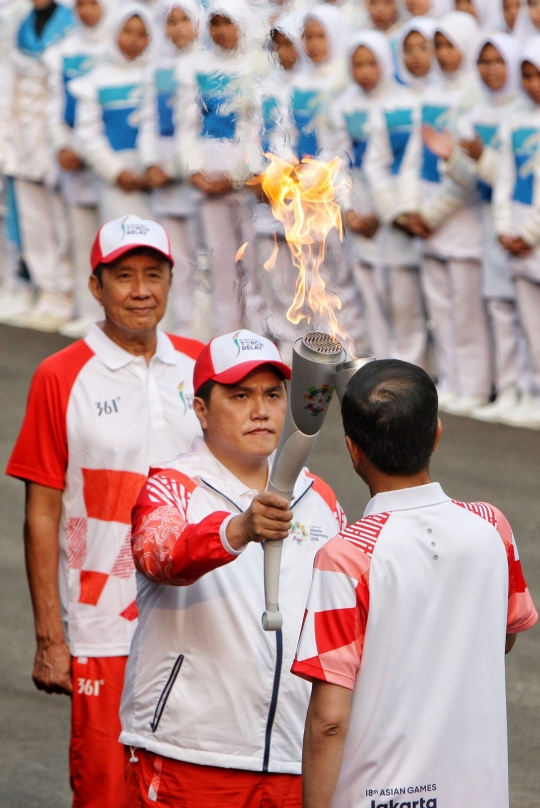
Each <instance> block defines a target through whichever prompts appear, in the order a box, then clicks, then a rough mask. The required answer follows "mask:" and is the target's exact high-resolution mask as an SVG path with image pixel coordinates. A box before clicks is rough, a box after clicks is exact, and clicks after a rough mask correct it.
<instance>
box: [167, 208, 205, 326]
mask: <svg viewBox="0 0 540 808" xmlns="http://www.w3.org/2000/svg"><path fill="white" fill-rule="evenodd" d="M160 222H161V224H162V225H163V227H164V228H165V230H166V231H167V233H168V234H169V239H170V242H171V251H172V255H173V258H174V269H173V282H172V289H171V292H170V294H169V306H168V317H167V320H168V324H169V323H170V328H171V329H172V331H173V333H174V334H180V335H181V336H184V337H191V336H193V315H194V296H193V292H194V283H193V276H194V274H195V271H196V269H197V252H198V250H197V247H198V243H197V242H198V239H197V222H196V220H195V218H194V217H191V218H179V217H177V216H162V217H160Z"/></svg>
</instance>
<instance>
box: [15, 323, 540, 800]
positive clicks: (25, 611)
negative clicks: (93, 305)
mask: <svg viewBox="0 0 540 808" xmlns="http://www.w3.org/2000/svg"><path fill="white" fill-rule="evenodd" d="M68 343H69V340H67V339H64V338H62V337H59V336H57V335H48V334H40V333H38V332H33V331H27V330H22V329H16V328H10V327H8V326H1V325H0V465H1V467H2V469H4V468H5V465H6V462H7V459H8V456H9V452H10V450H11V447H12V445H13V442H14V440H15V438H16V435H17V432H18V429H19V426H20V424H21V421H22V418H23V414H24V407H25V400H26V395H27V392H28V386H29V383H30V379H31V376H32V373H33V371H34V369H35V368H36V366H37V365H38V364H39V362H40V361H41V360H42V359H44V358H45V357H46V356H48V355H49V354H51V353H53V352H55V351H57V350H59V349H60V348H62V347H64V346H65V345H67V344H68ZM443 425H444V430H445V431H444V437H443V440H442V443H441V445H440V448H439V449H438V451H437V453H436V455H435V458H434V462H433V466H432V477H433V479H434V480H437V481H439V482H440V483H441V484H442V485H443V487H444V489H445V490H446V492H447V493H448V494H449V495H450V496H452V497H453V498H455V499H459V500H466V501H478V500H481V501H487V502H492V503H494V504H496V505H497V506H498V507H499V508H501V509H502V510H503V511H504V512H505V514H506V515H507V517H508V518H509V520H510V522H511V524H512V525H513V528H514V533H515V535H516V539H517V542H518V545H519V549H520V554H521V558H522V561H523V567H524V571H525V576H526V578H527V581H528V583H529V587H530V589H531V592H532V594H533V598H534V600H535V602H536V604H537V606H539V605H540V432H532V431H529V430H519V429H512V428H510V427H503V426H493V425H489V424H482V423H479V422H476V421H471V420H468V419H463V418H453V417H451V416H444V415H443ZM310 465H311V468H312V469H313V471H316V472H317V473H318V474H320V475H321V476H323V477H324V478H325V479H326V480H327V481H328V482H329V483H330V484H331V485H332V486H333V487H334V488H335V490H336V491H337V493H338V496H339V498H340V500H341V503H342V505H343V506H344V508H345V509H346V511H347V515H348V517H349V521H354V520H356V519H358V518H359V517H360V516H361V515H362V510H363V508H364V506H365V504H366V502H367V500H368V498H369V497H368V494H367V490H366V488H365V486H364V485H363V483H362V482H361V481H360V480H359V479H358V478H357V477H356V476H355V475H354V473H353V471H352V469H351V466H350V462H349V459H348V457H347V454H346V448H345V445H344V441H343V436H342V432H341V426H340V421H339V412H338V408H337V406H336V405H335V404H334V405H333V406H332V409H331V412H330V413H329V416H328V419H327V422H326V424H325V429H324V432H323V435H322V436H321V439H320V441H319V443H318V445H317V447H316V450H315V452H314V454H313V456H312V458H311V462H310ZM22 517H23V485H22V483H20V482H19V481H17V480H12V479H10V478H7V477H5V476H0V649H1V650H0V749H1V754H0V808H68V806H70V805H71V797H70V789H69V781H68V766H67V752H68V735H69V700H68V699H67V698H65V697H61V696H47V695H45V694H43V693H39V692H38V691H37V690H35V689H34V686H33V684H32V681H31V678H30V673H31V669H32V661H33V654H34V636H33V626H32V614H31V608H30V601H29V597H28V591H27V587H26V580H25V572H24V558H23V545H22V538H21V530H22ZM507 671H508V713H509V736H510V778H511V795H512V796H511V805H512V808H540V629H538V627H536V628H534V629H533V630H532V631H530V632H527V633H526V634H524V635H522V636H521V637H519V639H518V642H517V644H516V647H515V649H514V651H513V652H512V654H511V655H510V657H508V662H507ZM194 808H195V806H194ZM441 808H442V807H441ZM463 808H488V807H487V806H463Z"/></svg>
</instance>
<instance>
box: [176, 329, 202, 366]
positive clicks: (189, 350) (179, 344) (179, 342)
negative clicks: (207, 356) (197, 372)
mask: <svg viewBox="0 0 540 808" xmlns="http://www.w3.org/2000/svg"><path fill="white" fill-rule="evenodd" d="M167 336H168V337H169V339H170V341H171V342H172V344H173V346H174V349H175V350H176V351H178V352H179V353H183V354H186V356H189V357H190V358H191V359H195V360H196V359H198V358H199V354H200V352H201V351H202V349H203V348H204V344H203V343H202V342H199V340H198V339H189V337H177V336H176V335H175V334H167Z"/></svg>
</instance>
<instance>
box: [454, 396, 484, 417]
mask: <svg viewBox="0 0 540 808" xmlns="http://www.w3.org/2000/svg"><path fill="white" fill-rule="evenodd" d="M487 403H488V402H487V398H485V397H484V396H456V397H455V398H454V400H453V401H450V402H449V403H448V404H447V405H446V409H445V410H444V412H447V413H449V414H450V415H470V414H471V412H472V411H473V410H475V409H477V408H478V407H482V406H483V405H484V404H487Z"/></svg>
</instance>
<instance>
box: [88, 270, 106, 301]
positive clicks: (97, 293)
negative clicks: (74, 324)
mask: <svg viewBox="0 0 540 808" xmlns="http://www.w3.org/2000/svg"><path fill="white" fill-rule="evenodd" d="M88 288H89V289H90V291H91V292H92V294H93V295H94V297H95V298H96V300H97V302H98V303H99V304H100V306H103V300H102V291H103V288H102V286H101V284H100V282H99V280H98V279H97V277H96V276H95V275H90V277H89V278H88Z"/></svg>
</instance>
